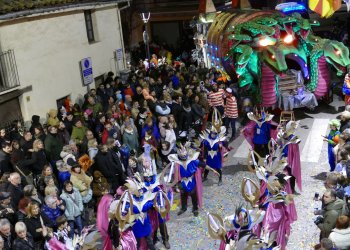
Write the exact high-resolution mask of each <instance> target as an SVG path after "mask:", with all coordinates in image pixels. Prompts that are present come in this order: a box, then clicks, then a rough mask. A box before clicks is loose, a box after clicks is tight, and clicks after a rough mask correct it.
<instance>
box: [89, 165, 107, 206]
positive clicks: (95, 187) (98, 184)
mask: <svg viewBox="0 0 350 250" xmlns="http://www.w3.org/2000/svg"><path fill="white" fill-rule="evenodd" d="M110 189H111V185H110V184H109V183H108V181H107V179H106V178H105V177H104V176H103V175H102V173H101V172H100V171H98V170H96V171H94V180H93V181H92V194H93V196H94V197H96V199H97V203H99V201H100V199H101V197H102V196H103V195H104V194H106V193H108V192H109V191H110Z"/></svg>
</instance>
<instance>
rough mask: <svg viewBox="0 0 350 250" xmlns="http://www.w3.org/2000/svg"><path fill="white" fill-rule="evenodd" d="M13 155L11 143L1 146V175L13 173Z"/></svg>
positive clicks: (4, 143)
mask: <svg viewBox="0 0 350 250" xmlns="http://www.w3.org/2000/svg"><path fill="white" fill-rule="evenodd" d="M11 153H12V145H11V143H10V142H7V141H5V142H3V143H2V144H1V150H0V175H1V176H2V175H3V174H4V173H6V172H8V173H11V172H13V170H14V169H13V165H12V163H11Z"/></svg>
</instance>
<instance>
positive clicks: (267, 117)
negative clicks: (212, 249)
mask: <svg viewBox="0 0 350 250" xmlns="http://www.w3.org/2000/svg"><path fill="white" fill-rule="evenodd" d="M247 117H248V119H249V120H250V122H249V123H248V124H247V125H246V126H245V127H244V128H243V129H242V132H243V135H244V137H245V139H246V140H247V141H248V143H249V144H250V145H251V146H252V147H253V149H254V150H255V151H256V152H257V153H258V154H259V155H260V156H261V157H265V156H266V155H267V154H268V153H269V150H268V143H269V141H270V139H271V138H276V131H275V130H276V128H277V125H276V124H274V123H273V122H272V118H273V115H271V114H268V113H265V111H264V109H262V110H261V112H260V113H259V111H258V109H255V114H254V113H253V112H249V113H248V114H247Z"/></svg>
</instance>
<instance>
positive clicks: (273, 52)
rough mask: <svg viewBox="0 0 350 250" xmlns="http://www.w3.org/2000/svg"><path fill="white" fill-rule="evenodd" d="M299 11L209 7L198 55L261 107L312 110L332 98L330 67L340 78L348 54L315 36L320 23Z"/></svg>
mask: <svg viewBox="0 0 350 250" xmlns="http://www.w3.org/2000/svg"><path fill="white" fill-rule="evenodd" d="M288 8H289V9H288ZM298 8H299V9H301V8H302V6H300V5H298V4H294V5H293V4H290V3H288V4H284V5H279V6H277V7H276V10H275V11H264V10H263V11H262V10H238V9H231V10H225V11H222V12H216V11H215V8H214V7H213V6H211V8H210V9H209V11H210V12H208V11H207V12H206V13H201V14H200V16H199V18H198V22H197V25H196V28H197V33H196V35H195V39H196V42H197V48H196V50H197V55H199V57H201V58H200V59H201V60H202V61H203V62H204V63H205V64H206V66H207V67H209V68H212V67H215V68H216V70H218V71H221V72H222V73H223V74H225V75H226V76H227V77H228V78H230V79H231V80H232V81H233V82H235V81H237V82H238V87H239V88H240V90H241V92H242V93H244V94H245V95H247V94H248V93H249V95H250V96H252V98H253V100H255V102H256V103H257V104H260V105H261V106H263V107H277V106H279V107H280V108H282V109H293V108H296V107H302V106H306V107H309V108H313V107H315V106H317V99H321V98H325V97H327V96H328V92H329V89H330V84H331V75H330V70H331V67H333V70H335V71H336V73H337V75H338V76H339V77H341V76H343V75H344V74H345V73H346V71H347V69H346V67H347V66H348V65H350V59H349V50H348V48H347V47H346V46H345V45H344V44H343V43H341V42H338V41H334V40H329V39H323V38H321V37H318V36H315V35H314V34H313V31H312V27H313V26H317V25H319V22H318V21H313V20H309V19H305V18H303V17H302V15H301V14H300V13H298V12H297V11H295V10H298Z"/></svg>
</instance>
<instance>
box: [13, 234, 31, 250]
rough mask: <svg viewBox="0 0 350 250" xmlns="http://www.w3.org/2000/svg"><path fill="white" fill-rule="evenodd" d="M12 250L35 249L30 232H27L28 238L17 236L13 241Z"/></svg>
mask: <svg viewBox="0 0 350 250" xmlns="http://www.w3.org/2000/svg"><path fill="white" fill-rule="evenodd" d="M12 250H35V246H34V240H33V237H32V236H31V235H30V233H28V232H27V240H24V239H21V238H18V237H17V238H16V239H15V240H14V241H13V245H12Z"/></svg>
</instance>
